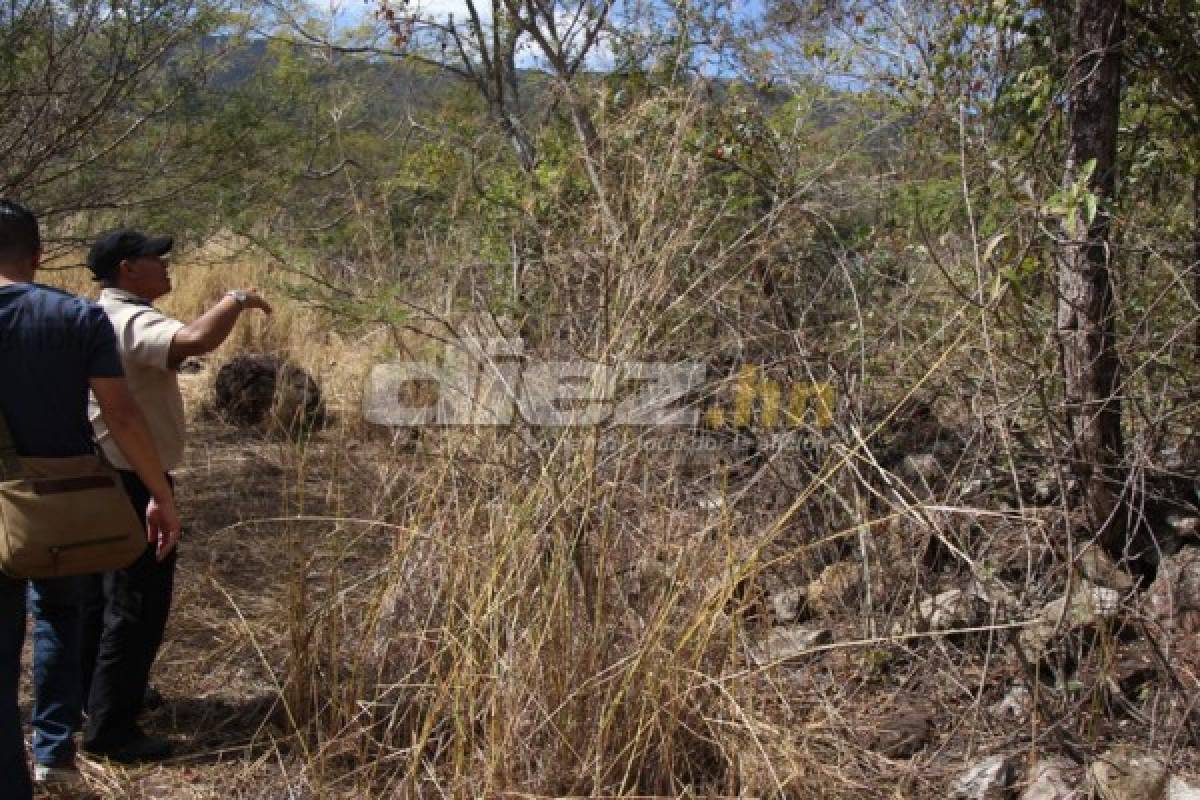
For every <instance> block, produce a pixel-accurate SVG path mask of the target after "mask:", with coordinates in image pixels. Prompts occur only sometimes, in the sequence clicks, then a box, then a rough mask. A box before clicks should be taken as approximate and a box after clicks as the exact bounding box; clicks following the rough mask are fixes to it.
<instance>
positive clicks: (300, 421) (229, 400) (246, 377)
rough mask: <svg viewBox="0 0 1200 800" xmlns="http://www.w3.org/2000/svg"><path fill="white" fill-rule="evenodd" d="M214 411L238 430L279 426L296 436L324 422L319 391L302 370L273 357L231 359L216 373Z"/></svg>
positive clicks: (260, 356)
mask: <svg viewBox="0 0 1200 800" xmlns="http://www.w3.org/2000/svg"><path fill="white" fill-rule="evenodd" d="M214 392H215V395H216V397H215V408H216V410H217V412H218V413H219V414H220V415H221V416H222V417H223V418H224V419H225V420H226V421H227V422H229V423H231V424H233V425H240V426H247V427H250V426H258V425H264V424H278V425H279V426H280V427H281V428H283V429H284V430H286V431H288V432H292V433H296V432H300V431H304V430H311V429H313V428H318V427H321V426H322V425H324V424H325V422H326V410H325V401H324V399H323V397H322V395H321V388H320V386H318V385H317V382H316V380H314V379H313V377H312V375H310V374H309V373H308V372H306V371H305V370H303V369H301V368H300V367H298V366H296V365H295V364H293V363H291V362H290V361H287V360H286V359H283V358H279V357H278V356H273V355H264V354H250V355H239V356H235V357H233V358H231V359H230V360H229V361H227V362H225V364H224V365H222V366H221V369H220V370H219V371H218V372H217V378H216V382H215V385H214Z"/></svg>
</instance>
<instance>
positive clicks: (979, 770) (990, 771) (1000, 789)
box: [950, 755, 1017, 800]
mask: <svg viewBox="0 0 1200 800" xmlns="http://www.w3.org/2000/svg"><path fill="white" fill-rule="evenodd" d="M1016 777H1017V770H1016V766H1015V765H1014V763H1013V760H1012V759H1011V758H1010V757H1008V756H1003V755H996V756H988V757H987V758H985V759H983V760H982V761H979V762H977V763H975V764H973V765H972V766H970V767H969V768H967V771H966V772H964V773H963V774H962V775H961V776H960V777H959V779H958V780H957V781H956V782H955V784H954V790H953V791H952V792H951V795H950V796H951V797H953V798H955V800H1005V798H1007V797H1009V795H1010V794H1011V793H1012V786H1013V783H1014V782H1015V781H1016Z"/></svg>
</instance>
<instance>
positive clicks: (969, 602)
mask: <svg viewBox="0 0 1200 800" xmlns="http://www.w3.org/2000/svg"><path fill="white" fill-rule="evenodd" d="M977 611H978V606H977V605H976V599H975V597H974V595H972V594H970V593H968V592H966V591H963V590H962V589H951V590H950V591H948V592H942V593H941V594H939V595H937V596H936V597H930V598H928V599H926V600H923V601H921V604H920V606H918V608H917V614H918V615H919V616H920V618H921V620H922V621H923V622H925V623H926V624H927V626H928V630H931V631H944V630H950V629H952V628H968V627H970V626H972V625H974V624H975V622H976V621H977V619H978V617H977Z"/></svg>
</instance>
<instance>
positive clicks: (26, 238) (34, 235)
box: [0, 197, 42, 266]
mask: <svg viewBox="0 0 1200 800" xmlns="http://www.w3.org/2000/svg"><path fill="white" fill-rule="evenodd" d="M41 249H42V236H41V234H40V233H39V232H38V221H37V217H35V216H34V215H33V212H32V211H30V210H29V209H28V208H26V207H25V206H23V205H21V204H20V203H18V202H16V201H15V200H5V199H4V198H2V197H0V264H14V265H21V266H24V265H25V264H27V263H29V262H30V261H32V260H33V257H34V256H36V255H37V254H38V251H39V250H41Z"/></svg>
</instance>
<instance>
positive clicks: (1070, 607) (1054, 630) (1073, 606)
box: [1018, 581, 1121, 661]
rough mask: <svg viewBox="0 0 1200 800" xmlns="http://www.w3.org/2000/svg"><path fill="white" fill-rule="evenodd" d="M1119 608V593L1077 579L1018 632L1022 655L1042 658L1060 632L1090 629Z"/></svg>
mask: <svg viewBox="0 0 1200 800" xmlns="http://www.w3.org/2000/svg"><path fill="white" fill-rule="evenodd" d="M1120 608H1121V594H1120V592H1117V591H1116V590H1114V589H1105V588H1103V587H1100V586H1092V585H1091V584H1089V583H1087V582H1086V581H1080V582H1079V584H1078V585H1077V586H1075V589H1074V591H1073V592H1072V593H1071V594H1070V595H1069V596H1065V595H1064V596H1063V597H1060V598H1058V599H1057V600H1054V601H1053V602H1050V603H1047V604H1046V605H1045V606H1044V607H1043V608H1042V610H1041V611H1040V612H1039V613H1038V614H1037V616H1036V617H1035V618H1034V622H1033V624H1031V625H1030V626H1029V627H1027V628H1025V629H1024V630H1023V631H1021V634H1020V636H1019V637H1018V638H1019V639H1020V642H1021V647H1022V648H1023V649H1024V651H1025V656H1026V657H1027V658H1029V659H1030V660H1031V661H1040V660H1043V659H1045V658H1046V657H1047V655H1048V654H1049V653H1050V650H1051V645H1052V644H1053V643H1054V640H1055V639H1056V637H1057V636H1058V635H1059V634H1060V632H1062V633H1070V632H1075V631H1086V630H1094V629H1096V628H1098V627H1099V626H1100V625H1102V624H1103V623H1106V622H1110V621H1112V620H1115V619H1116V618H1117V615H1118V613H1119V611H1120Z"/></svg>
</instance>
